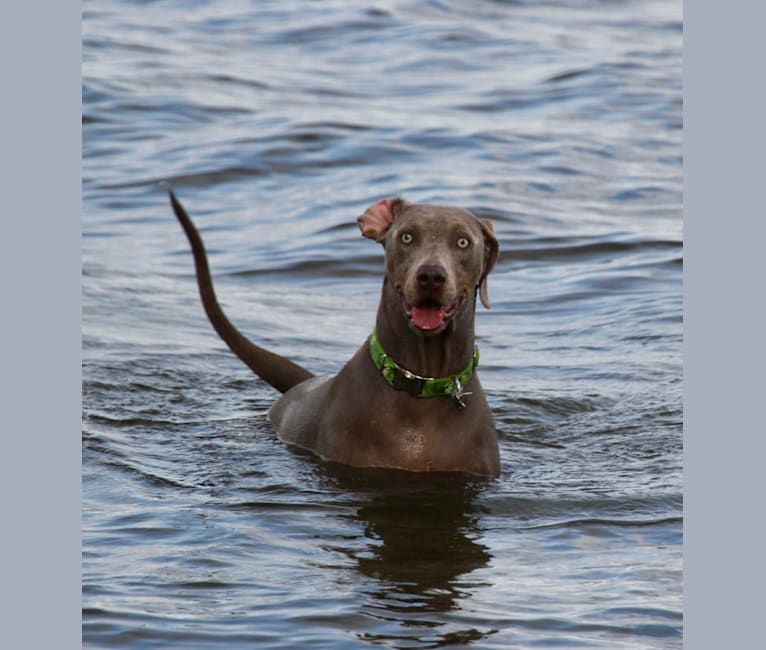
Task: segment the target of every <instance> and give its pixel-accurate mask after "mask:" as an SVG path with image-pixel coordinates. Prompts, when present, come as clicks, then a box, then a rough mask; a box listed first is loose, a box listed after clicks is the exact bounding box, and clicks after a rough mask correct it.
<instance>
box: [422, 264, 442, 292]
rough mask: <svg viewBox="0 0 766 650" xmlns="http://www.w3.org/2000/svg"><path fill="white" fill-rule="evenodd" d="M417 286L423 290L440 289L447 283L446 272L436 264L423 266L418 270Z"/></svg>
mask: <svg viewBox="0 0 766 650" xmlns="http://www.w3.org/2000/svg"><path fill="white" fill-rule="evenodd" d="M417 279H418V284H419V285H420V287H421V288H423V289H428V290H433V289H441V288H442V286H444V283H445V282H446V281H447V272H446V271H445V270H444V267H443V266H441V265H437V264H424V265H423V266H421V267H420V268H419V269H418V275H417Z"/></svg>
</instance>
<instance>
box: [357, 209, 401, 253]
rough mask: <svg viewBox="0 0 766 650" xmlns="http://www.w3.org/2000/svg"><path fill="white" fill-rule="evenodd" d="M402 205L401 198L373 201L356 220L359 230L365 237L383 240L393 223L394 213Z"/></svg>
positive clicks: (378, 240)
mask: <svg viewBox="0 0 766 650" xmlns="http://www.w3.org/2000/svg"><path fill="white" fill-rule="evenodd" d="M403 205H404V200H403V199H399V198H396V199H381V200H380V201H378V202H377V203H373V204H372V205H371V206H370V207H369V208H367V209H366V210H365V211H364V214H363V215H362V216H361V217H359V218H358V219H357V220H356V223H357V224H358V225H359V230H361V231H362V234H363V235H364V236H365V237H369V238H370V239H374V240H375V241H377V242H381V243H382V242H383V239H384V238H385V236H386V233H387V232H388V229H389V228H390V227H391V224H392V223H394V219H395V218H396V214H397V213H398V212H399V210H400V209H401V207H402V206H403Z"/></svg>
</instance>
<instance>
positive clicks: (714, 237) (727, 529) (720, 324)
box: [684, 1, 766, 650]
mask: <svg viewBox="0 0 766 650" xmlns="http://www.w3.org/2000/svg"><path fill="white" fill-rule="evenodd" d="M764 18H766V10H765V9H764V7H763V5H762V4H759V3H755V2H735V3H725V4H724V3H715V2H693V1H689V2H686V3H685V6H684V107H685V108H684V188H685V196H684V240H685V260H684V301H685V309H684V470H685V471H684V477H685V498H684V574H685V575H684V605H685V613H684V637H685V639H684V640H685V646H686V647H687V648H694V649H695V650H696V649H697V648H711V649H712V648H715V649H720V648H753V647H756V646H757V645H758V644H759V643H762V642H763V641H762V637H763V632H762V629H761V628H762V616H763V613H762V604H763V584H764V578H766V575H765V573H766V572H765V571H764V566H766V562H765V561H764V524H763V521H762V519H761V514H762V511H763V506H762V501H761V497H762V495H763V493H764V487H763V476H764V470H763V465H764V460H765V459H766V453H764V447H766V444H765V443H764V438H763V434H764V430H765V428H766V425H764V418H763V413H762V409H761V408H760V407H761V405H762V404H763V401H764V397H763V392H764V388H766V371H765V370H764V369H765V368H766V363H765V362H766V358H764V357H765V356H766V355H764V349H765V346H764V343H763V338H764V333H765V332H766V319H765V318H764V302H765V301H764V295H766V291H764V286H763V285H764V280H766V272H764V268H763V267H764V264H763V259H764V257H765V256H766V253H765V252H764V241H766V237H764V235H766V227H765V226H764V217H765V216H766V215H765V214H764V207H763V186H764V180H763V178H762V177H763V174H764V171H766V165H764V153H763V152H764V149H765V148H766V147H764V145H766V142H764V132H765V130H764V126H763V124H764V119H765V118H764V116H766V101H765V100H764V94H765V93H766V89H765V88H764V84H763V70H762V62H763V61H764V60H766V56H765V54H766V52H764V50H765V49H766V48H764V44H763V35H762V30H763V25H764Z"/></svg>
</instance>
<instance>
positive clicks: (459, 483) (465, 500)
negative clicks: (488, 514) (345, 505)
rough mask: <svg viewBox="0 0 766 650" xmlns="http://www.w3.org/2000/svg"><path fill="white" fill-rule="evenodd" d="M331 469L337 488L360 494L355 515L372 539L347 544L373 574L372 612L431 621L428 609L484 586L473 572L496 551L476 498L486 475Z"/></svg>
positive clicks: (449, 603)
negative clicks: (485, 537)
mask: <svg viewBox="0 0 766 650" xmlns="http://www.w3.org/2000/svg"><path fill="white" fill-rule="evenodd" d="M332 475H333V479H334V481H336V482H337V487H338V488H340V489H342V490H345V491H347V492H352V493H354V494H356V495H358V496H359V497H360V501H359V506H358V508H357V510H356V514H355V515H352V518H354V519H356V520H358V521H360V522H361V523H362V525H363V530H364V534H365V537H366V538H367V539H368V540H369V543H367V544H366V548H364V549H363V550H361V551H360V550H359V548H356V549H354V550H351V549H347V551H346V552H347V553H348V554H349V555H352V556H353V557H354V560H355V561H356V564H357V567H358V569H359V571H360V572H361V573H362V574H364V575H365V576H368V577H370V578H373V579H374V581H373V582H372V583H371V589H370V590H369V591H368V593H369V594H370V596H372V597H373V598H372V600H371V602H369V603H368V604H367V607H366V609H367V610H368V612H369V613H371V614H373V615H377V616H381V617H386V616H388V617H393V618H396V619H398V620H400V621H401V622H402V623H404V624H407V623H410V624H416V625H428V622H427V615H428V614H429V613H434V612H444V611H447V610H450V609H454V608H455V607H457V603H458V601H459V600H460V599H461V597H463V596H465V595H467V594H468V592H469V591H470V589H471V588H472V587H477V586H479V584H480V583H479V582H477V581H476V580H471V578H469V577H468V574H470V573H472V572H474V571H476V570H477V569H480V568H482V567H484V566H486V565H487V564H488V562H489V560H490V558H491V555H490V553H489V551H488V549H487V547H486V546H484V545H483V544H482V543H481V542H480V541H479V539H480V537H481V530H480V528H479V523H478V522H479V509H478V506H477V505H476V503H475V501H476V496H477V495H478V494H479V493H480V492H481V490H482V489H483V487H484V485H486V483H485V482H482V481H475V480H471V479H468V478H466V477H464V476H459V475H450V474H428V475H420V474H412V473H408V472H389V471H369V472H368V471H362V472H360V471H359V470H354V471H353V472H352V471H348V470H346V469H344V468H341V467H335V468H334V471H333V472H332ZM370 608H372V609H374V610H376V611H375V612H372V611H369V610H370Z"/></svg>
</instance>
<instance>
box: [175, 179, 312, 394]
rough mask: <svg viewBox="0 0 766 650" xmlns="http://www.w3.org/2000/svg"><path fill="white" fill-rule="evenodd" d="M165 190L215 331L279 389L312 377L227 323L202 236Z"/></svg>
mask: <svg viewBox="0 0 766 650" xmlns="http://www.w3.org/2000/svg"><path fill="white" fill-rule="evenodd" d="M168 193H169V194H170V204H171V205H172V206H173V211H174V212H175V213H176V217H178V221H180V222H181V226H182V227H183V229H184V232H185V233H186V237H187V238H188V239H189V244H191V249H192V253H193V255H194V266H195V268H196V270H197V284H198V286H199V295H200V297H201V298H202V306H203V307H204V308H205V313H207V317H208V318H209V319H210V322H211V323H212V324H213V327H214V328H215V331H216V332H218V335H219V336H220V337H221V338H222V339H223V340H224V341H225V342H226V345H228V346H229V348H230V349H231V351H232V352H233V353H234V354H236V355H237V356H238V357H239V358H240V359H242V361H244V362H245V363H246V364H247V365H248V366H250V368H251V369H252V370H253V372H254V373H255V374H256V375H258V376H259V377H260V378H261V379H263V380H264V381H267V382H268V383H269V384H271V385H272V386H273V387H274V388H276V389H277V390H278V391H280V392H282V393H284V392H286V391H287V390H288V389H290V388H292V387H293V386H295V384H298V383H300V382H302V381H303V380H304V379H308V378H309V377H313V376H314V375H313V374H312V373H310V372H309V371H308V370H306V369H305V368H302V367H301V366H299V365H297V364H295V363H293V362H292V361H290V360H289V359H285V358H284V357H281V356H279V355H278V354H274V353H273V352H269V351H268V350H266V349H264V348H262V347H259V346H257V345H255V343H253V342H252V341H250V340H248V339H247V338H246V337H245V336H243V335H242V334H241V333H240V331H239V330H238V329H237V328H236V327H234V325H232V324H231V321H229V319H228V318H227V317H226V315H225V314H224V313H223V309H221V306H220V305H219V304H218V299H217V298H216V295H215V291H214V290H213V280H212V279H211V277H210V269H209V268H208V264H207V254H206V253H205V246H204V245H203V243H202V238H201V237H200V236H199V232H197V229H196V228H195V227H194V224H193V223H192V221H191V219H190V218H189V215H187V214H186V210H184V208H183V206H182V205H181V204H180V203H179V201H178V199H177V198H176V197H175V194H173V190H171V189H170V188H168Z"/></svg>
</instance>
